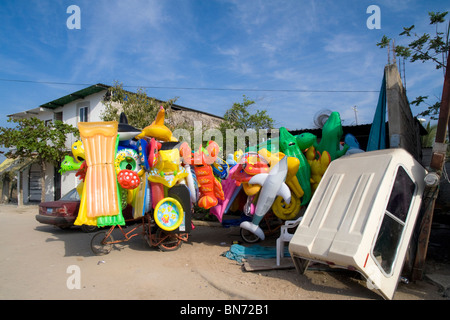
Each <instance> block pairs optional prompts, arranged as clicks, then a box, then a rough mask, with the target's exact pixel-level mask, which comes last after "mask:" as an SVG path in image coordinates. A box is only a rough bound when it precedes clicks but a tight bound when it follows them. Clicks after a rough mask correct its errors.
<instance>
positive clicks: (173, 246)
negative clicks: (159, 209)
mask: <svg viewBox="0 0 450 320" xmlns="http://www.w3.org/2000/svg"><path fill="white" fill-rule="evenodd" d="M155 236H156V242H157V243H159V244H158V247H159V249H161V251H175V250H177V249H178V248H179V247H180V246H181V239H180V238H178V237H177V236H176V235H175V234H173V233H169V232H166V231H164V230H162V229H160V228H158V230H156V235H155Z"/></svg>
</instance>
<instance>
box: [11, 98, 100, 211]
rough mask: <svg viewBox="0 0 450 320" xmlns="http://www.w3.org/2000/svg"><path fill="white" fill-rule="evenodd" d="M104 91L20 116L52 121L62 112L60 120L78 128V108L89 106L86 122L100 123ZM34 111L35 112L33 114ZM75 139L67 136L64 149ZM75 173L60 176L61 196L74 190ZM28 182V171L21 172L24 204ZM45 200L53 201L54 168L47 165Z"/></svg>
mask: <svg viewBox="0 0 450 320" xmlns="http://www.w3.org/2000/svg"><path fill="white" fill-rule="evenodd" d="M105 92H106V90H104V91H100V92H98V93H95V94H92V95H90V96H88V97H86V98H84V99H78V100H75V101H73V102H71V103H68V104H66V105H65V106H63V107H60V108H56V109H54V110H47V109H39V108H36V109H34V110H30V111H32V112H28V113H23V114H21V115H20V116H23V117H25V118H31V117H36V118H38V119H40V120H43V121H46V120H53V119H54V114H55V113H57V112H62V116H63V118H62V120H63V122H65V123H67V124H71V125H73V126H74V127H77V126H78V120H79V114H78V110H79V107H80V106H89V114H88V120H89V121H90V122H93V121H101V118H100V116H101V113H102V112H103V110H104V109H105V105H104V104H103V103H102V100H103V96H104V95H105ZM35 111H36V112H35ZM76 140H77V139H76V138H75V137H74V136H73V135H69V136H68V137H67V140H66V148H67V149H68V150H71V148H72V144H73V143H74V142H75V141H76ZM75 173H76V172H75V171H71V172H66V173H64V174H62V175H61V196H63V195H65V194H66V193H67V192H69V191H70V190H72V189H73V188H75V187H76V186H77V185H78V184H79V183H80V180H79V179H78V177H76V176H75ZM28 180H29V169H26V170H24V172H23V200H24V203H27V202H28ZM44 188H45V194H46V196H45V200H46V201H53V199H54V189H55V188H54V167H53V165H52V164H50V163H48V164H47V169H46V178H45V186H44Z"/></svg>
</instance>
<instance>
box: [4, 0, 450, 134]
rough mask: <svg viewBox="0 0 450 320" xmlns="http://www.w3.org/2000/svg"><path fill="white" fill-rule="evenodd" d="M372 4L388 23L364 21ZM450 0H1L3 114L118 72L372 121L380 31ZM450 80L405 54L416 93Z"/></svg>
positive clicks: (158, 94) (207, 93)
mask: <svg viewBox="0 0 450 320" xmlns="http://www.w3.org/2000/svg"><path fill="white" fill-rule="evenodd" d="M70 5H77V6H78V7H79V8H80V13H81V14H80V16H81V25H80V26H81V29H79V30H77V29H68V28H67V25H66V21H67V19H68V18H69V17H70V16H71V14H69V13H67V12H66V11H67V8H68V7H69V6H70ZM370 5H377V6H379V8H380V9H381V15H380V17H381V29H369V28H367V26H366V21H367V19H368V18H369V17H370V15H371V14H368V13H366V10H367V8H368V6H370ZM449 10H450V4H449V2H448V1H413V0H387V1H385V0H371V1H363V0H354V1H353V0H348V1H329V0H324V1H303V0H292V1H291V0H276V1H275V0H272V1H270V0H131V1H117V0H109V1H102V0H96V1H77V0H70V1H47V0H39V1H29V0H2V1H1V2H0V21H2V26H1V27H0V48H1V49H0V61H1V68H0V79H1V80H0V95H1V97H2V103H1V105H0V125H6V115H8V114H11V113H15V112H19V111H24V110H27V109H31V108H34V107H37V106H39V105H41V104H43V103H46V102H49V101H51V100H54V99H57V98H59V97H61V96H63V95H66V94H68V93H71V92H74V91H77V90H79V89H82V88H83V87H86V86H83V85H77V84H95V83H105V84H113V83H114V81H116V80H117V81H119V82H122V83H123V84H124V85H125V86H129V87H127V89H128V90H131V91H135V90H136V89H137V87H163V88H148V89H146V92H147V94H148V95H149V96H153V97H155V98H158V99H161V100H167V99H171V98H174V97H178V100H177V104H179V105H183V106H186V107H189V108H194V109H198V110H202V111H207V112H210V113H213V114H216V115H223V114H224V113H225V111H226V110H227V109H228V108H230V107H231V106H232V104H233V103H234V102H242V96H243V95H246V96H247V97H248V98H250V99H252V100H254V101H256V104H255V105H254V107H253V110H256V109H265V110H267V112H268V114H269V115H270V116H271V117H272V118H273V119H274V120H275V124H276V126H277V127H281V126H284V127H287V128H288V129H300V128H311V127H312V126H313V118H314V115H315V114H316V113H317V112H318V111H319V110H322V109H329V110H332V111H338V112H339V113H340V114H341V118H342V121H343V124H344V125H352V124H355V121H356V118H355V112H354V110H353V108H352V107H353V106H356V107H357V111H358V112H357V118H358V123H359V124H362V123H371V122H372V118H373V115H374V112H375V107H376V105H377V100H378V93H377V92H376V91H378V90H379V89H380V85H381V80H382V74H383V68H384V66H385V64H386V63H387V52H386V50H382V49H379V48H378V47H377V46H376V43H377V42H379V41H380V39H381V37H382V35H383V34H386V35H388V36H389V37H391V38H395V39H396V42H397V43H398V44H404V43H406V42H405V40H406V39H402V38H401V37H399V36H398V34H399V33H400V32H401V31H402V30H403V29H402V27H404V26H410V25H412V24H414V25H415V26H416V30H417V32H419V33H423V32H429V33H434V28H433V27H430V26H429V24H428V22H429V21H428V12H429V11H440V12H442V11H449ZM447 18H448V17H447ZM4 80H21V81H22V80H24V81H31V82H16V81H4ZM35 82H38V83H35ZM52 83H53V84H52ZM54 83H70V84H73V85H67V84H54ZM442 84H443V73H442V71H441V70H435V68H434V65H432V64H431V63H425V64H422V63H420V62H415V63H406V86H407V92H408V97H409V100H410V101H412V100H413V99H414V98H415V97H416V96H418V95H429V96H430V97H431V100H430V102H433V103H434V102H435V101H436V100H439V99H440V97H441V93H442ZM169 87H170V88H171V89H168V88H169ZM181 88H191V89H189V90H186V89H181ZM192 88H216V89H221V90H196V89H192ZM236 89H239V90H236ZM240 89H242V90H240ZM245 89H250V90H245ZM314 90H316V91H317V90H318V91H365V92H308V91H314ZM421 110H422V109H420V108H417V107H413V113H414V114H417V113H418V112H419V111H421Z"/></svg>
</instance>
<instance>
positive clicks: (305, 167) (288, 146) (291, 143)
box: [279, 127, 311, 205]
mask: <svg viewBox="0 0 450 320" xmlns="http://www.w3.org/2000/svg"><path fill="white" fill-rule="evenodd" d="M279 144H280V151H281V152H283V153H284V154H285V155H286V156H288V157H295V158H297V159H298V160H299V161H300V166H299V167H298V171H297V179H298V182H299V183H300V186H301V187H302V189H303V192H304V193H305V194H304V195H303V197H302V205H306V204H307V203H308V202H309V201H310V200H311V182H310V178H311V168H310V166H309V163H308V161H307V160H306V157H305V156H304V155H303V153H302V150H301V149H300V148H299V146H298V144H297V140H296V138H295V137H294V136H293V135H292V134H291V133H290V132H289V131H287V129H286V128H284V127H281V128H280V138H279Z"/></svg>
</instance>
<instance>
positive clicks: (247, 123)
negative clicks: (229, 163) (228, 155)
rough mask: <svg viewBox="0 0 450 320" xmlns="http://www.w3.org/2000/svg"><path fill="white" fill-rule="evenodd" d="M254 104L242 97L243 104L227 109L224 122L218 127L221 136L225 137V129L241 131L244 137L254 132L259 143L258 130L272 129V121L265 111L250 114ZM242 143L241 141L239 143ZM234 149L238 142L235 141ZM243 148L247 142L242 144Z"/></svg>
mask: <svg viewBox="0 0 450 320" xmlns="http://www.w3.org/2000/svg"><path fill="white" fill-rule="evenodd" d="M254 104H255V101H253V100H250V99H248V98H247V97H246V96H245V95H244V96H243V102H242V103H238V102H235V103H234V104H233V106H232V107H231V108H230V109H228V110H227V111H226V112H225V114H224V116H223V118H224V121H223V122H222V123H221V124H220V125H219V130H220V131H221V132H222V135H223V136H224V137H226V132H227V129H233V130H242V132H243V133H244V135H245V134H246V133H248V132H249V131H254V133H255V134H256V137H257V139H258V140H257V141H259V136H258V133H259V130H260V129H273V126H274V120H273V119H272V118H271V117H270V116H269V115H268V114H267V111H266V110H259V109H257V110H256V111H255V112H254V113H252V112H251V110H250V109H251V107H252V106H253V105H254ZM237 139H246V137H245V136H244V137H237ZM241 142H242V141H241ZM234 144H235V147H236V146H237V145H238V141H235V143H234ZM244 145H245V147H248V146H249V141H248V140H246V141H245V142H244Z"/></svg>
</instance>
